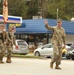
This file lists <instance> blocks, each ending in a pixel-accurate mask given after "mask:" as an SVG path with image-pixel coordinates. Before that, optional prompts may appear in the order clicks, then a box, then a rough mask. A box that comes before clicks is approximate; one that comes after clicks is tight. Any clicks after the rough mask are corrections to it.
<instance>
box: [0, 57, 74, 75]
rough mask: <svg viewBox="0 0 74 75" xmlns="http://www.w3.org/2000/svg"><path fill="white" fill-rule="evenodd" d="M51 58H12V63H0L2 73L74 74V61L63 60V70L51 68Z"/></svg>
mask: <svg viewBox="0 0 74 75" xmlns="http://www.w3.org/2000/svg"><path fill="white" fill-rule="evenodd" d="M50 60H51V59H46V58H44V59H32V58H14V57H13V58H12V63H6V62H5V61H6V58H4V62H5V63H4V64H0V75H74V61H72V60H62V64H61V66H60V67H62V69H61V70H55V69H51V68H50V67H49V62H50Z"/></svg>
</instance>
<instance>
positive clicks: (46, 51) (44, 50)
mask: <svg viewBox="0 0 74 75" xmlns="http://www.w3.org/2000/svg"><path fill="white" fill-rule="evenodd" d="M66 49H67V50H70V49H71V47H69V46H67V45H66ZM52 54H53V48H52V44H51V43H50V44H45V45H43V46H42V47H39V48H37V49H35V50H34V55H35V56H50V57H51V56H52Z"/></svg>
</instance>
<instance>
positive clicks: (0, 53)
mask: <svg viewBox="0 0 74 75" xmlns="http://www.w3.org/2000/svg"><path fill="white" fill-rule="evenodd" d="M4 54H5V49H4V45H3V43H2V42H0V61H2V60H3V56H4Z"/></svg>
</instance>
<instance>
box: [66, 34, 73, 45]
mask: <svg viewBox="0 0 74 75" xmlns="http://www.w3.org/2000/svg"><path fill="white" fill-rule="evenodd" d="M66 43H67V44H72V43H74V35H71V34H67V35H66Z"/></svg>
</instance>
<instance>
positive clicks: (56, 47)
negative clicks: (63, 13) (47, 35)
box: [45, 24, 66, 68]
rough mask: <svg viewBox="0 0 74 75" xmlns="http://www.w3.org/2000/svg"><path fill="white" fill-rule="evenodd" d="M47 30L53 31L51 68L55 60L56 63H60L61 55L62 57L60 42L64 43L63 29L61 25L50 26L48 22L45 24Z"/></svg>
mask: <svg viewBox="0 0 74 75" xmlns="http://www.w3.org/2000/svg"><path fill="white" fill-rule="evenodd" d="M45 27H46V28H47V29H48V30H52V31H53V37H52V40H51V42H52V45H53V57H52V60H51V63H50V67H51V68H53V63H54V62H56V65H60V64H61V57H62V44H63V43H64V45H65V37H66V34H65V30H64V28H63V27H60V28H59V27H58V26H54V27H51V26H49V25H48V24H46V26H45Z"/></svg>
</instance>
